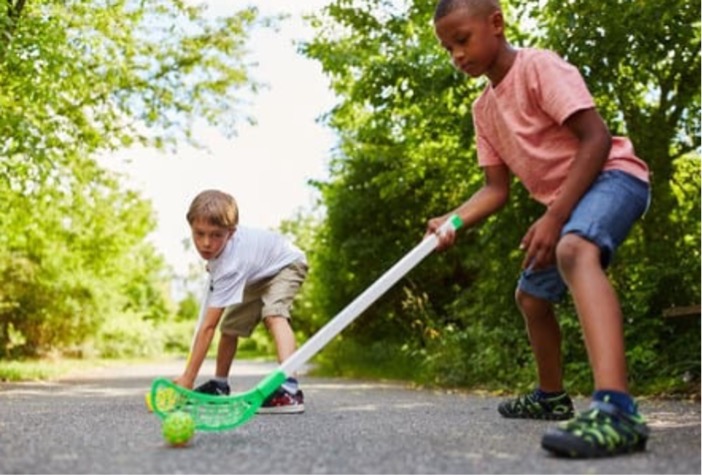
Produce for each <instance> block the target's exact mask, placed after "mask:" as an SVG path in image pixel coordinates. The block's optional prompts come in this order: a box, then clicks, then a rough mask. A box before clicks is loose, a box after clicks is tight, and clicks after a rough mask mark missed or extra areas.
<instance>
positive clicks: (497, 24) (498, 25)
mask: <svg viewBox="0 0 702 476" xmlns="http://www.w3.org/2000/svg"><path fill="white" fill-rule="evenodd" d="M488 21H489V22H490V26H492V29H493V31H494V32H495V33H497V34H502V33H504V32H505V17H504V16H503V15H502V12H501V11H500V10H495V11H494V12H492V13H491V14H490V18H489V19H488Z"/></svg>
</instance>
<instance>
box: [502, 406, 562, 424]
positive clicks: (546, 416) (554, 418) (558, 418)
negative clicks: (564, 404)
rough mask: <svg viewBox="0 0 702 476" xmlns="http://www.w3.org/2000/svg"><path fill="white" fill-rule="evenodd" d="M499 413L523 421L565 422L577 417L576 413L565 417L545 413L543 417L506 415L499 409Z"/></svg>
mask: <svg viewBox="0 0 702 476" xmlns="http://www.w3.org/2000/svg"><path fill="white" fill-rule="evenodd" d="M497 411H498V412H499V413H500V415H502V416H503V417H505V418H515V419H521V420H547V421H564V420H570V419H571V418H573V417H574V416H575V413H571V414H564V415H559V414H554V413H544V414H543V415H515V414H513V413H506V412H503V411H502V409H501V408H498V409H497Z"/></svg>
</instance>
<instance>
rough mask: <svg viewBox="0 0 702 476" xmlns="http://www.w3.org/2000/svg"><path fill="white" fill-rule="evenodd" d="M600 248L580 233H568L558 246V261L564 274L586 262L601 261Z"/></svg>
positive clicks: (559, 267)
mask: <svg viewBox="0 0 702 476" xmlns="http://www.w3.org/2000/svg"><path fill="white" fill-rule="evenodd" d="M599 253H600V251H599V248H598V247H597V245H595V244H594V243H592V242H591V241H588V240H586V239H585V238H582V237H580V236H578V235H574V234H567V235H565V236H563V238H561V240H560V241H559V242H558V245H557V246H556V261H557V262H558V269H559V270H560V271H561V273H562V274H566V275H567V274H568V273H569V272H571V271H572V270H573V269H575V267H576V266H577V265H578V264H580V263H584V262H588V261H593V262H596V263H599Z"/></svg>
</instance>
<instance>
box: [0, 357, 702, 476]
mask: <svg viewBox="0 0 702 476" xmlns="http://www.w3.org/2000/svg"><path fill="white" fill-rule="evenodd" d="M180 365H182V363H176V365H175V366H174V365H172V364H169V363H164V364H160V365H159V366H135V367H124V368H110V369H103V370H100V371H96V372H92V373H90V374H87V375H80V376H72V377H70V378H67V379H64V380H61V381H59V382H48V383H46V382H45V383H20V384H7V383H5V384H1V383H0V473H33V474H50V473H51V474H125V473H126V474H164V473H167V474H178V473H186V474H213V473H227V474H261V473H264V474H319V473H322V474H324V473H327V474H328V473H334V474H349V473H354V474H417V473H421V474H436V473H444V474H470V473H482V474H500V473H501V474H504V473H511V474H515V473H518V474H557V473H558V474H563V473H569V474H700V470H701V466H700V405H699V403H690V402H677V401H644V402H642V405H641V406H642V409H643V411H644V413H645V414H646V415H647V416H648V417H649V420H650V423H651V427H652V436H651V439H650V440H649V451H647V452H646V453H641V454H637V455H634V456H626V457H619V458H610V459H601V460H580V461H571V460H564V459H559V458H555V457H551V456H549V455H548V454H547V453H545V452H544V451H542V450H541V449H540V447H539V441H540V436H541V433H542V432H543V431H544V430H545V428H547V426H548V425H549V423H547V422H535V421H514V420H506V419H503V418H501V417H499V415H497V413H496V412H495V407H496V405H497V403H498V401H499V399H495V398H493V397H486V396H480V395H474V394H465V393H455V392H454V393H451V392H443V391H427V390H414V389H411V388H408V387H405V386H402V385H397V384H386V383H371V382H361V381H349V380H340V379H318V378H307V377H303V379H302V382H303V386H304V387H303V388H304V390H305V394H306V403H305V405H306V408H307V411H306V412H305V414H303V415H260V416H256V417H254V418H253V419H252V420H251V421H250V422H249V423H247V424H246V425H244V426H242V427H240V428H237V429H235V430H232V431H228V432H223V433H198V434H197V435H196V436H195V438H194V439H193V441H192V443H191V445H190V446H189V447H187V448H183V449H175V448H170V447H168V446H166V445H165V444H164V443H163V440H162V438H161V435H160V424H159V422H158V420H157V419H156V418H155V417H154V416H153V415H151V414H148V413H147V412H146V410H145V408H144V404H143V396H144V393H145V390H146V389H147V388H148V386H149V382H150V381H151V379H152V378H153V377H154V376H156V375H165V376H172V375H176V374H177V372H178V370H179V369H180ZM210 369H211V363H208V368H207V369H205V373H204V374H203V375H209V373H208V372H210V371H211V370H210ZM271 369H272V366H271V365H270V364H260V363H259V364H253V363H239V362H237V363H235V367H234V374H235V375H236V377H237V379H236V384H235V386H234V390H235V391H244V390H248V389H250V388H251V387H252V386H253V385H254V384H255V383H256V382H257V381H258V380H259V379H260V377H261V376H262V375H265V374H267V373H268V372H269V371H270V370H271ZM576 405H577V406H578V407H579V408H584V407H585V406H586V405H587V402H586V401H585V400H578V401H576Z"/></svg>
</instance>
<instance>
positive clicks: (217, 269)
mask: <svg viewBox="0 0 702 476" xmlns="http://www.w3.org/2000/svg"><path fill="white" fill-rule="evenodd" d="M298 261H301V262H303V263H305V262H306V259H305V254H304V253H303V252H302V251H301V250H300V249H299V248H297V247H296V246H295V245H293V244H292V243H290V241H288V240H287V239H286V238H285V237H284V236H282V235H280V234H278V233H274V232H272V231H267V230H258V229H253V228H246V227H243V226H240V227H238V228H237V230H236V231H235V232H234V236H232V238H231V239H230V240H229V241H228V242H227V244H226V245H225V247H224V250H222V253H220V255H219V256H218V257H217V258H215V259H212V260H209V261H208V262H207V270H208V271H209V273H210V282H209V286H208V289H207V292H206V295H205V298H204V300H203V306H202V308H203V309H202V310H203V312H204V310H205V309H206V308H209V307H227V306H231V305H233V304H238V303H240V302H241V301H242V299H243V295H244V288H245V287H246V285H247V284H250V283H255V282H257V281H260V280H262V279H265V278H269V277H271V276H274V275H275V274H277V273H278V271H280V270H281V269H283V268H285V267H286V266H288V265H290V264H292V263H295V262H298Z"/></svg>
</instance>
